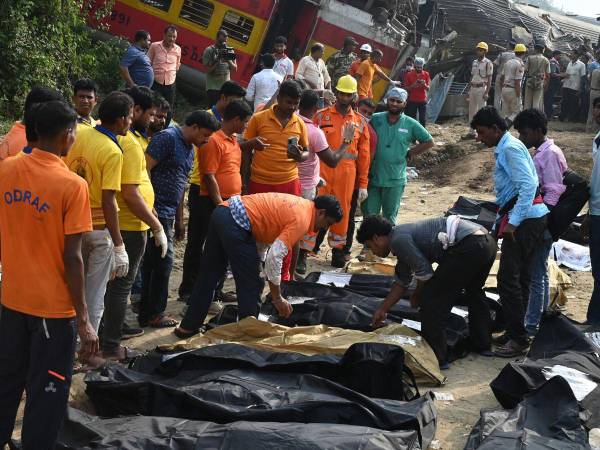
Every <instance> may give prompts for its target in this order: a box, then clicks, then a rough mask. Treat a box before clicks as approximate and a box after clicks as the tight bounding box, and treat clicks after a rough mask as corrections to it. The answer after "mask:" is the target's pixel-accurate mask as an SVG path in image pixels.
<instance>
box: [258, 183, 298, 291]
mask: <svg viewBox="0 0 600 450" xmlns="http://www.w3.org/2000/svg"><path fill="white" fill-rule="evenodd" d="M265 192H281V193H283V194H292V195H297V196H298V197H300V196H301V194H302V191H301V189H300V178H296V179H295V180H292V181H290V182H288V183H283V184H263V183H256V182H255V181H252V180H250V181H249V182H248V194H263V193H265ZM291 265H292V249H291V248H288V254H287V255H286V256H285V258H283V264H282V265H281V281H290V280H291V279H292V277H291V275H290V267H291Z"/></svg>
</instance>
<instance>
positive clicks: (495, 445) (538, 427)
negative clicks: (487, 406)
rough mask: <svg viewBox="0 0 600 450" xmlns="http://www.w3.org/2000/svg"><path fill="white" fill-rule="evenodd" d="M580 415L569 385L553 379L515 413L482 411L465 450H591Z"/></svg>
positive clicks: (562, 380) (519, 405)
mask: <svg viewBox="0 0 600 450" xmlns="http://www.w3.org/2000/svg"><path fill="white" fill-rule="evenodd" d="M579 413H580V411H579V407H578V405H577V399H576V398H575V396H574V395H573V393H572V392H571V389H570V388H569V385H568V384H567V382H566V381H565V380H564V379H563V378H561V377H555V378H551V379H550V380H549V381H547V382H545V383H544V384H543V385H541V386H540V387H539V388H538V389H537V390H535V391H534V392H532V393H531V394H529V395H527V396H526V397H525V398H524V399H523V400H522V401H521V402H520V403H519V404H518V405H517V406H516V407H515V408H514V409H512V410H482V411H481V418H480V419H479V421H478V422H477V424H476V425H475V426H474V427H473V430H472V431H471V434H470V435H469V439H468V440H467V444H466V445H465V450H475V449H478V450H511V449H514V450H520V449H525V448H526V449H527V450H551V449H555V450H584V449H589V448H590V447H589V445H588V444H587V432H586V430H585V428H584V427H583V425H582V423H581V420H580V417H579Z"/></svg>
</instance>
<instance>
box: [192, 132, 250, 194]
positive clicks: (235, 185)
mask: <svg viewBox="0 0 600 450" xmlns="http://www.w3.org/2000/svg"><path fill="white" fill-rule="evenodd" d="M197 152H198V155H199V158H198V159H199V167H200V195H208V189H207V188H206V182H205V181H204V175H206V174H213V175H214V176H215V178H216V179H217V184H218V185H219V191H220V192H221V197H222V198H229V197H231V196H233V195H240V194H241V193H242V176H241V174H240V167H241V165H242V149H241V148H240V146H239V144H238V142H237V139H236V137H235V135H234V136H231V137H229V136H227V135H226V134H225V133H224V132H223V130H219V131H217V132H215V133H213V134H212V136H211V137H210V139H209V140H208V142H207V143H206V144H205V145H203V146H202V148H201V149H200V150H197Z"/></svg>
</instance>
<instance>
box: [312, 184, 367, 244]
mask: <svg viewBox="0 0 600 450" xmlns="http://www.w3.org/2000/svg"><path fill="white" fill-rule="evenodd" d="M357 207H358V189H354V192H353V193H352V200H351V201H350V217H349V218H348V234H347V235H346V245H344V253H345V254H347V255H349V254H350V249H351V248H352V243H353V242H354V230H355V229H356V221H355V220H354V216H356V208H357ZM321 242H323V241H321ZM320 245H321V244H320V243H319V246H320Z"/></svg>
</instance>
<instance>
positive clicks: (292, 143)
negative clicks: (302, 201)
mask: <svg viewBox="0 0 600 450" xmlns="http://www.w3.org/2000/svg"><path fill="white" fill-rule="evenodd" d="M301 95H302V91H301V90H300V86H299V85H298V83H296V82H295V81H292V80H287V81H284V82H283V83H281V86H280V87H279V93H278V95H277V103H276V104H275V105H273V106H272V107H271V108H268V109H265V110H263V111H261V112H259V113H256V114H254V115H253V116H252V118H251V119H250V121H249V122H248V127H247V128H246V132H245V133H244V138H245V139H246V140H248V139H254V138H257V137H261V138H263V139H264V140H265V141H266V142H267V143H268V146H266V147H265V148H264V149H263V150H258V149H257V150H256V151H255V152H254V154H253V155H252V156H251V158H248V159H247V160H244V161H243V165H242V173H247V170H248V166H249V168H250V180H249V182H248V189H247V191H248V194H260V193H266V192H280V193H283V194H293V195H297V196H300V194H301V190H300V178H299V175H298V163H299V162H302V161H305V160H306V159H307V158H308V156H309V152H308V132H307V129H306V124H305V123H304V121H303V120H302V118H300V117H299V116H298V115H297V114H296V111H297V110H298V105H299V104H300V96H301ZM291 265H292V252H288V253H287V255H286V257H285V259H284V262H283V266H282V274H281V277H282V280H284V281H288V280H289V279H290V267H291Z"/></svg>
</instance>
